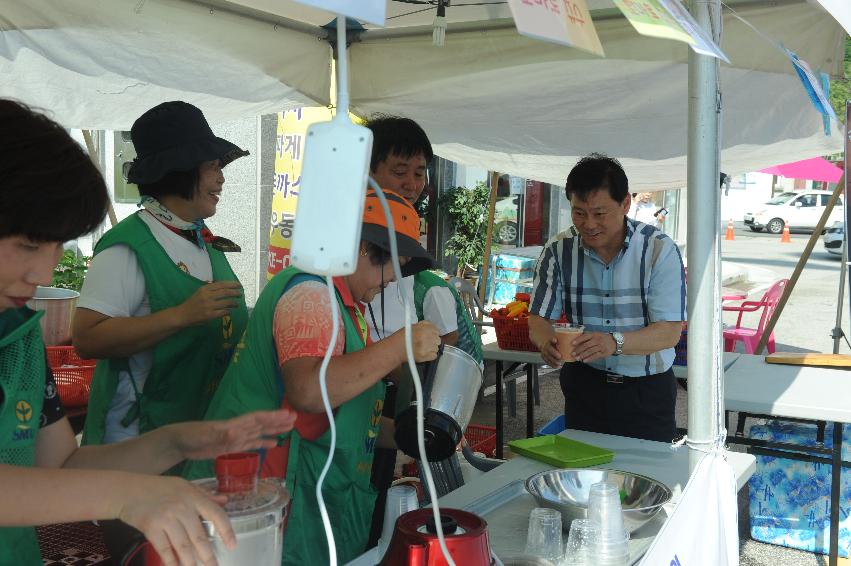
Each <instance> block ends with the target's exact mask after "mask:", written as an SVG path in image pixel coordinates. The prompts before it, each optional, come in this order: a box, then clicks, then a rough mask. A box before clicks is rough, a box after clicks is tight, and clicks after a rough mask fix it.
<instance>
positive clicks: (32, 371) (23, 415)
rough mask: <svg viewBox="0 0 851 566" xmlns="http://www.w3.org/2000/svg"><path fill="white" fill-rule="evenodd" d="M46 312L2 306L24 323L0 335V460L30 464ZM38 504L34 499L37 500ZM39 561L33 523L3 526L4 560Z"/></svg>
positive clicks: (0, 546) (0, 552) (8, 565)
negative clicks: (0, 391)
mask: <svg viewBox="0 0 851 566" xmlns="http://www.w3.org/2000/svg"><path fill="white" fill-rule="evenodd" d="M43 314H44V313H43V312H38V313H35V312H33V311H31V310H29V309H27V308H23V309H17V310H9V311H6V312H0V317H3V318H7V317H8V320H7V321H5V322H9V321H10V320H13V318H18V319H20V321H21V324H20V325H19V326H17V328H15V329H14V330H12V331H11V332H9V333H8V334H6V335H5V336H1V337H0V387H2V389H3V401H2V403H0V463H2V464H9V465H13V466H23V467H32V466H33V465H34V464H35V447H36V436H37V434H38V427H39V419H40V417H41V408H42V403H43V401H44V387H45V381H44V379H45V372H46V367H45V355H44V343H43V342H42V340H41V329H40V327H39V324H38V320H39V319H40V318H41V317H42V315H43ZM33 504H34V505H37V503H36V502H33ZM21 564H41V554H40V552H39V548H38V540H37V539H36V536H35V529H34V528H32V527H2V528H0V566H18V565H21Z"/></svg>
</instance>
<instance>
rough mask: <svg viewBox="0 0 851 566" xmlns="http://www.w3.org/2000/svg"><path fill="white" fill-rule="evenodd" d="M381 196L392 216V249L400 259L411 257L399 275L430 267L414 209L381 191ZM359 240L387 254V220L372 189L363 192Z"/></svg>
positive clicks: (392, 194)
mask: <svg viewBox="0 0 851 566" xmlns="http://www.w3.org/2000/svg"><path fill="white" fill-rule="evenodd" d="M384 197H385V198H386V199H387V205H388V206H389V208H390V214H391V215H392V216H393V228H394V229H395V231H396V247H397V248H398V250H399V255H400V256H407V257H409V258H411V259H410V260H409V261H408V263H406V264H405V265H404V266H402V276H403V277H407V276H408V275H414V274H415V273H419V272H420V271H423V270H424V269H431V268H432V267H434V263H435V262H434V258H432V257H431V254H429V253H428V251H427V250H426V249H425V248H424V247H422V246H421V245H420V242H419V238H420V217H419V215H418V214H417V211H416V209H414V207H413V206H411V203H409V202H408V201H407V200H405V199H404V198H403V197H401V196H400V195H398V194H397V193H394V192H393V191H390V190H387V189H384ZM361 238H362V239H363V240H366V241H367V242H372V243H373V244H375V245H376V246H378V247H380V248H381V249H383V250H385V251H387V252H389V251H390V230H389V228H388V227H387V218H385V216H384V208H383V207H382V206H381V201H380V200H379V199H378V196H377V195H376V194H375V191H374V190H373V189H368V190H367V192H366V202H365V203H364V207H363V226H362V227H361Z"/></svg>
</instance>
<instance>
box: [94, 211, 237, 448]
mask: <svg viewBox="0 0 851 566" xmlns="http://www.w3.org/2000/svg"><path fill="white" fill-rule="evenodd" d="M118 244H123V245H126V246H129V247H130V249H132V250H133V252H134V253H135V254H136V259H137V260H138V262H139V267H140V268H141V270H142V274H143V275H144V277H145V288H146V290H147V293H148V300H149V301H150V304H151V313H155V312H158V311H161V310H164V309H167V308H171V307H174V306H177V305H179V304H181V303H183V302H185V301H186V300H187V299H188V298H189V297H191V296H192V294H193V293H195V291H197V290H198V289H200V288H201V287H202V286H203V285H205V283H206V282H204V281H201V280H200V279H197V278H195V277H193V276H191V275H189V274H188V273H186V272H184V271H183V270H182V269H181V268H180V267H178V265H176V264H175V263H174V261H172V260H171V258H170V257H169V256H168V254H167V253H166V251H165V250H164V249H163V248H162V246H160V244H159V243H158V242H157V240H156V239H155V238H154V235H153V234H152V233H151V230H150V228H149V227H148V225H147V224H145V222H144V221H143V220H142V219H141V218H140V217H139V215H138V214H134V215H132V216H130V217H128V218H126V219H124V220H122V221H121V222H120V223H118V224H117V225H116V226H115V227H113V228H112V229H111V230H110V231H109V232H107V233H106V234H105V235H104V236H103V238H101V240H100V241H99V242H98V244H97V246H96V247H95V255H97V254H98V253H100V252H102V251H103V250H105V249H107V248H109V247H110V246H114V245H118ZM207 254H208V255H209V256H210V264H211V266H212V271H213V280H214V281H238V279H237V277H236V275H234V273H233V270H232V269H231V268H230V265H229V264H228V261H227V259H225V255H224V254H223V253H222V252H221V251H219V250H215V249H213V248H212V247H211V246H207ZM238 301H239V306H238V307H237V308H235V309H233V311H231V313H230V315H228V316H224V317H222V318H217V319H214V320H210V321H207V322H206V323H204V324H201V325H199V326H191V327H188V328H184V329H183V330H180V331H179V332H177V333H175V334H174V335H172V336H170V337H168V338H166V339H165V340H163V341H162V342H160V343H159V344H157V345H156V346H154V349H153V365H152V367H151V372H150V374H149V375H148V379H147V380H146V381H145V385H144V387H143V388H142V390H141V391H138V388H136V389H137V402H136V404H135V405H134V406H133V408H131V410H130V411H129V413H128V414H127V415H126V416H125V419H124V422H125V424H127V425H129V424H130V423H132V422H133V421H134V420H135V419H136V418H137V417H138V419H139V433H140V434H141V433H144V432H148V431H150V430H154V429H156V428H159V427H161V426H163V425H167V424H170V423H176V422H183V421H193V420H200V419H202V418H203V417H204V413H205V412H206V410H207V406H208V405H209V403H210V400H211V399H212V397H213V393H214V392H215V389H216V387H217V386H218V384H219V381H220V380H221V377H222V375H223V374H224V372H225V369H227V366H228V362H229V361H230V358H231V354H232V353H233V351H234V345H235V344H236V342H237V341H238V340H239V338H240V336H242V332H243V330H244V329H245V325H246V321H247V319H248V310H247V309H246V306H245V299H244V298H243V297H240V298H239V299H238ZM127 368H128V364H127V359H126V358H120V359H118V358H116V359H105V360H98V364H97V368H96V369H95V374H94V376H93V378H92V389H91V394H90V397H89V407H88V415H87V417H86V426H85V430H84V433H83V444H101V443H103V437H104V434H105V426H106V414H107V412H108V410H109V405H110V403H111V402H112V398H113V396H114V395H115V390H116V388H117V386H118V374H119V372H121V371H122V370H127Z"/></svg>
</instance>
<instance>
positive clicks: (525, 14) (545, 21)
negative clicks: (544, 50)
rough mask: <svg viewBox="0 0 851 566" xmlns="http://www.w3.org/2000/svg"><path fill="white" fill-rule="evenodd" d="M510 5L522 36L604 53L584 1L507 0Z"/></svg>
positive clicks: (596, 53) (594, 52)
mask: <svg viewBox="0 0 851 566" xmlns="http://www.w3.org/2000/svg"><path fill="white" fill-rule="evenodd" d="M508 7H509V8H511V15H512V16H514V24H515V25H516V26H517V31H518V33H520V35H525V36H526V37H532V38H534V39H541V40H544V41H551V42H553V43H560V44H562V45H568V46H570V47H576V48H577V49H582V50H583V51H588V52H589V53H593V54H594V55H599V56H601V57H603V56H605V53H603V46H602V45H600V38H599V37H597V30H596V29H595V28H594V22H592V21H591V12H590V11H589V10H588V6H587V5H586V3H585V0H508Z"/></svg>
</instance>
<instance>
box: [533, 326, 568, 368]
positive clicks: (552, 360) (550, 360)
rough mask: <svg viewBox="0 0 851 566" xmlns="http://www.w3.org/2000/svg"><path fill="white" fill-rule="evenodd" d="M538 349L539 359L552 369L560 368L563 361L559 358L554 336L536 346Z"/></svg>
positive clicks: (559, 354)
mask: <svg viewBox="0 0 851 566" xmlns="http://www.w3.org/2000/svg"><path fill="white" fill-rule="evenodd" d="M537 346H538V349H539V350H540V351H541V357H542V358H544V361H545V362H547V365H548V366H550V367H553V368H557V367H561V364H562V363H563V362H564V360H563V359H562V358H561V353H559V351H558V339H557V338H556V337H555V334H553V335H552V336H550V337H549V339H548V340H544V341H543V342H542V343H540V344H538V345H537Z"/></svg>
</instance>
